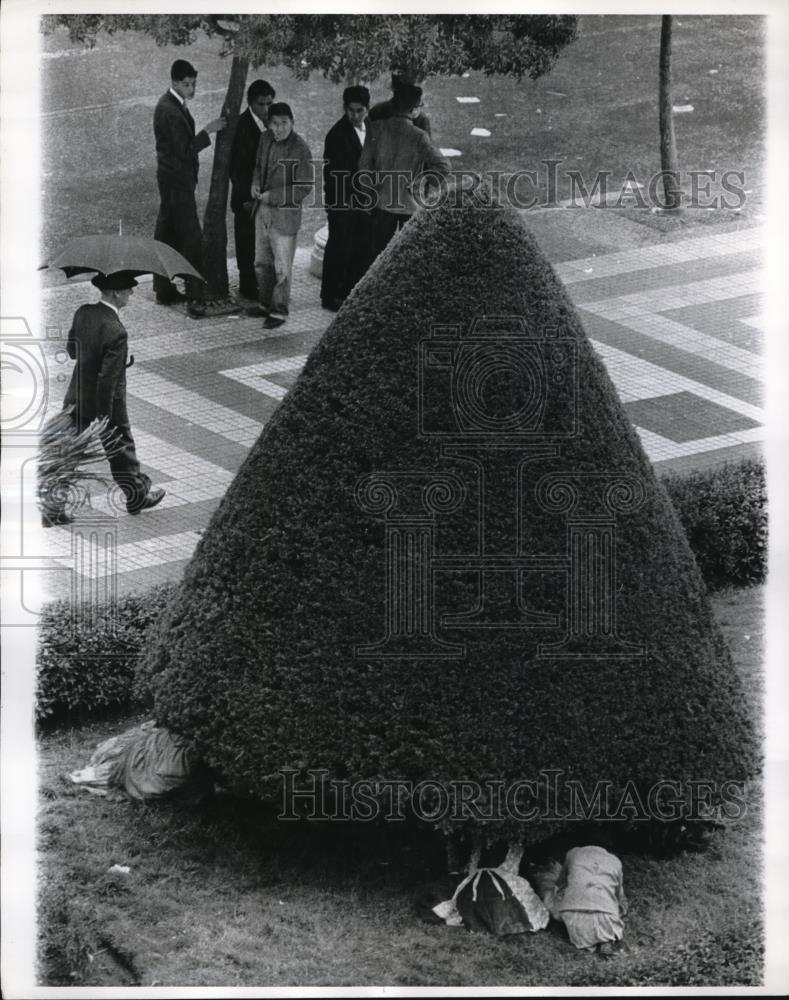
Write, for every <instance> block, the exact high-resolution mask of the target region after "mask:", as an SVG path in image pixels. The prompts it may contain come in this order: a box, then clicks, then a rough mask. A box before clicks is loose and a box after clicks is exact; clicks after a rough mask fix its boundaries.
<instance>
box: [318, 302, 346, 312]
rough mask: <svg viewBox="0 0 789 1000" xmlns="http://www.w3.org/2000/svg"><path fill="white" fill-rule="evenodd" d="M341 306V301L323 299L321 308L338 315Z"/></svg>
mask: <svg viewBox="0 0 789 1000" xmlns="http://www.w3.org/2000/svg"><path fill="white" fill-rule="evenodd" d="M341 305H342V301H341V300H340V299H321V307H322V308H323V309H328V310H329V312H333V313H336V312H337V311H338V310H339V308H340V306H341Z"/></svg>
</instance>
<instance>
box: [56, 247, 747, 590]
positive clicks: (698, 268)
mask: <svg viewBox="0 0 789 1000" xmlns="http://www.w3.org/2000/svg"><path fill="white" fill-rule="evenodd" d="M761 245H762V235H761V232H760V230H758V229H755V228H750V229H740V230H738V231H737V232H728V233H712V234H709V233H708V234H707V235H702V236H696V237H693V238H690V239H684V240H680V241H675V242H666V243H661V244H659V245H653V246H636V247H631V248H629V249H627V250H626V251H617V252H615V253H608V254H603V255H600V256H593V257H587V258H584V259H580V260H573V261H569V262H563V263H560V264H557V265H556V270H557V273H558V274H559V276H560V278H561V279H562V281H563V282H564V284H565V285H566V287H567V290H568V292H569V294H570V296H571V297H572V298H573V300H574V302H575V305H576V307H577V309H578V310H579V314H580V316H581V319H582V321H583V323H584V326H585V328H586V330H587V332H588V333H589V335H590V337H591V340H592V344H593V346H594V348H595V350H596V351H597V352H598V354H599V355H600V357H601V359H602V361H603V362H604V364H605V366H606V368H607V370H608V372H609V374H610V376H611V379H612V381H613V383H614V385H615V386H616V389H617V391H618V393H619V395H620V397H621V399H622V402H623V404H624V405H625V408H626V409H627V410H628V412H629V414H630V416H631V419H632V420H633V422H634V424H635V426H636V428H637V430H638V433H639V435H640V438H641V441H642V443H643V445H644V447H645V449H646V451H647V453H648V454H649V456H650V458H651V459H652V461H653V462H655V463H656V464H657V466H658V468H668V467H676V468H688V467H695V466H699V465H704V464H710V463H712V462H716V461H720V460H723V459H726V458H733V457H737V456H739V455H744V454H751V453H753V452H754V450H758V447H759V443H760V442H761V441H762V440H763V438H764V423H765V413H764V410H763V401H762V393H763V380H764V372H763V365H762V358H761V351H762V331H763V325H764V324H763V320H762V317H761V313H760V307H761V294H762V276H763V275H762V270H761V267H760V258H759V252H760V249H761ZM91 291H92V290H90V288H89V286H88V285H85V284H84V283H82V284H79V283H78V284H76V285H63V286H58V287H55V288H51V289H49V290H47V291H46V292H45V295H44V313H45V317H44V319H45V325H46V328H47V330H48V335H49V337H50V338H52V337H53V334H54V335H58V334H59V336H60V337H61V338H62V337H64V336H65V334H64V333H63V332H62V331H63V327H62V325H61V326H58V324H59V323H60V324H63V323H64V322H68V320H70V318H71V315H72V314H73V312H74V310H75V309H76V308H77V306H78V305H80V304H81V303H82V302H84V301H86V300H88V299H90V298H91V297H92V294H91ZM319 294H320V288H319V282H318V280H317V279H316V278H315V277H314V276H312V275H311V274H310V273H309V252H308V251H307V250H303V249H301V250H299V251H297V256H296V265H295V273H294V283H293V302H292V312H291V316H290V318H289V319H288V322H287V324H286V325H285V326H283V327H281V328H279V329H277V330H275V331H268V330H265V329H264V328H263V326H262V323H261V321H260V320H253V319H251V318H249V317H246V316H245V315H243V314H242V313H239V315H237V316H230V317H220V318H216V319H205V320H199V321H196V320H192V319H189V318H188V317H187V316H186V314H185V313H184V312H183V311H182V310H181V309H179V308H177V307H172V308H163V307H160V306H157V305H156V304H155V303H154V301H153V295H152V292H151V289H150V285H149V284H147V283H145V282H143V283H141V286H140V288H139V289H138V290H137V293H136V295H135V298H134V299H133V300H132V304H131V306H130V308H129V313H128V319H129V324H128V325H129V329H130V331H131V340H132V350H133V352H134V355H135V364H134V366H133V367H132V368H131V369H130V371H129V373H128V392H129V409H130V412H131V416H132V425H133V430H134V435H135V439H136V443H137V452H138V455H139V457H140V459H141V461H142V462H143V463H144V466H143V467H144V469H145V471H146V472H148V474H149V475H151V477H152V479H153V481H154V482H155V483H156V484H157V485H161V486H163V487H164V488H165V489H166V490H167V495H166V497H165V499H164V501H163V502H162V503H161V504H160V505H159V506H158V507H157V508H155V509H154V510H152V511H147V512H145V513H143V514H141V515H140V516H139V517H129V516H128V515H127V514H126V513H125V509H124V507H123V504H122V503H118V497H117V493H114V492H113V491H110V493H109V495H108V494H107V493H106V491H105V492H102V491H101V490H94V491H93V493H94V496H93V500H92V512H91V514H90V516H91V517H98V518H100V519H103V520H104V521H106V523H108V524H111V526H112V533H113V538H114V542H113V552H112V554H111V557H110V556H108V557H107V558H106V559H104V560H103V561H102V560H98V561H94V562H91V563H90V564H85V563H84V562H83V563H80V570H79V573H78V574H77V575H78V576H79V578H80V579H81V580H82V583H83V584H84V585H85V586H87V585H89V584H91V583H96V582H97V581H98V582H101V580H102V579H104V578H105V577H107V575H108V574H109V573H112V572H114V571H115V568H117V589H118V590H119V591H121V592H122V591H127V590H134V589H142V588H145V587H147V586H150V585H151V584H152V583H154V582H159V581H161V580H167V579H178V578H179V577H180V575H181V573H182V572H183V567H184V565H185V562H186V561H187V560H188V559H189V558H190V556H191V554H192V552H193V551H194V547H195V545H196V544H197V542H198V539H199V537H200V534H201V532H202V530H203V529H204V528H205V526H206V524H207V523H208V520H209V519H210V517H211V515H212V513H213V512H214V510H215V509H216V507H217V505H218V503H219V501H220V499H221V497H222V496H223V495H224V493H225V492H226V490H227V487H228V485H229V484H230V482H231V481H232V479H233V477H234V475H235V472H236V471H237V469H238V467H239V465H240V464H241V462H242V461H243V460H244V457H245V455H246V453H247V451H248V450H249V448H250V446H251V445H252V444H253V443H254V442H255V440H256V439H257V437H258V435H259V434H260V432H261V430H262V429H263V427H264V426H265V424H266V422H267V421H268V419H269V418H270V417H271V415H272V413H273V412H274V410H275V409H276V407H277V405H278V404H279V402H280V401H281V400H282V399H283V398H284V397H285V396H286V395H287V392H288V388H289V386H290V385H291V384H292V382H293V380H294V379H295V377H296V375H297V374H298V372H299V371H300V370H301V368H302V367H303V365H304V363H305V361H306V359H307V357H308V355H309V352H310V350H311V349H312V348H313V347H314V345H315V344H316V343H317V342H318V340H319V339H320V337H321V335H322V333H323V331H324V330H325V328H326V327H327V325H328V323H329V321H330V320H331V315H330V314H329V313H327V312H325V311H324V310H322V309H321V308H320V306H319ZM59 347H61V348H62V343H61V344H58V343H57V342H56V341H54V340H53V341H52V342H51V343H50V344H49V348H48V351H49V367H50V376H51V381H50V387H51V397H50V398H51V408H52V409H53V410H55V409H57V408H59V406H60V401H61V399H62V396H63V392H64V391H65V385H66V381H67V377H68V372H69V366H67V365H64V361H63V352H62V350H60V351H58V348H59ZM75 531H76V527H75V528H55V529H51V530H49V531H48V532H47V533H46V538H47V542H48V545H49V553H50V556H51V558H52V559H53V561H54V562H55V563H56V564H57V565H60V566H62V567H68V566H69V565H71V566H72V567H74V565H75V563H74V559H75V551H76V549H75V546H74V545H72V541H73V538H72V535H73V534H74V532H75ZM72 575H73V574H72ZM52 576H53V580H54V581H56V582H55V583H54V587H55V589H56V590H58V588H59V590H58V592H60V593H62V592H63V586H64V584H63V581H64V580H66V579H67V578H68V574H66V576H65V577H64V575H63V574H62V573H61V574H52ZM57 581H60V583H58V582H57ZM71 586H72V594H73V593H74V592H76V591H75V590H74V584H73V581H72V584H71Z"/></svg>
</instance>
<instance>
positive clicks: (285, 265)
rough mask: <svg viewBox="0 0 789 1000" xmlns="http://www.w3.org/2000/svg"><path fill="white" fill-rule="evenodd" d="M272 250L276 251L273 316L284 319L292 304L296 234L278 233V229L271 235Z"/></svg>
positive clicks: (272, 231) (272, 296)
mask: <svg viewBox="0 0 789 1000" xmlns="http://www.w3.org/2000/svg"><path fill="white" fill-rule="evenodd" d="M269 240H270V242H271V248H272V250H273V251H274V272H275V275H276V283H275V285H274V289H273V291H272V293H271V315H272V316H279V317H280V318H282V319H284V318H285V317H286V316H287V315H288V307H289V303H290V282H291V276H292V274H293V258H294V257H295V255H296V234H295V233H293V234H292V235H286V234H284V233H278V232H277V231H276V229H273V228H272V230H271V233H270V234H269Z"/></svg>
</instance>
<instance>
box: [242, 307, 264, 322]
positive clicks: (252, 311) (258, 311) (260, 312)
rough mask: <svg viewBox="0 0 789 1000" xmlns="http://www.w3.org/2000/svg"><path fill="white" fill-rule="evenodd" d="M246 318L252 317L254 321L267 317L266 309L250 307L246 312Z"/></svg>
mask: <svg viewBox="0 0 789 1000" xmlns="http://www.w3.org/2000/svg"><path fill="white" fill-rule="evenodd" d="M246 313H247V316H254V317H255V318H256V319H260V318H261V317H263V318H265V317H266V316H268V309H266V307H265V306H250V307H249V309H247V311H246Z"/></svg>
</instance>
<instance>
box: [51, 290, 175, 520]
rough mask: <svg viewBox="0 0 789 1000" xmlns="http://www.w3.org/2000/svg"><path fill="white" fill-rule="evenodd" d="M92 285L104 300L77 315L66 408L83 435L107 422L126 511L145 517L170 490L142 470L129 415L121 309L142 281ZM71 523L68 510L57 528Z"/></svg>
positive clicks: (107, 441) (69, 345) (105, 438)
mask: <svg viewBox="0 0 789 1000" xmlns="http://www.w3.org/2000/svg"><path fill="white" fill-rule="evenodd" d="M92 284H93V285H95V286H96V288H98V289H99V291H100V292H101V301H99V302H95V303H93V304H90V305H83V306H80V307H79V309H78V310H77V311H76V313H75V314H74V319H73V321H72V324H71V329H70V330H69V334H68V339H67V341H66V350H67V351H68V354H69V357H70V358H72V359H74V360H75V361H76V365H75V367H74V371H73V373H72V376H71V382H70V383H69V387H68V389H67V390H66V396H65V399H64V400H63V409H64V410H69V409H71V408H72V407H73V419H74V422H75V424H76V428H77V431H78V432H81V431H83V430H84V429H85V428H86V427H87V426H88V425H89V424H90V423H91V422H92V421H93V420H101V419H102V418H104V417H106V418H107V421H108V422H107V427H106V430H105V431H104V432H103V433H102V444H103V446H104V450H105V453H106V455H107V459H108V461H109V464H110V472H111V473H112V478H113V479H114V480H115V482H116V483H117V484H118V486H120V488H121V490H122V491H123V494H124V496H125V498H126V510H127V511H128V512H129V513H130V514H139V513H140V512H141V511H143V510H150V508H151V507H155V506H156V505H157V504H158V503H161V501H162V499H163V498H164V494H165V491H164V490H163V489H161V488H156V489H152V488H151V480H150V478H149V477H148V476H146V475H145V473H143V472H141V471H140V463H139V461H138V459H137V453H136V449H135V446H134V438H133V437H132V432H131V426H130V423H129V415H128V412H127V410H126V368H127V367H128V366H127V360H126V359H127V354H128V335H127V333H126V328H125V327H124V325H123V323H122V322H121V319H120V310H121V309H123V308H124V306H125V305H126V304H127V303H128V301H129V298H130V296H131V294H132V289H133V288H134V287H135V286H136V284H137V282H136V281H135V280H134V276H133V275H132V274H131V273H130V272H129V271H116V272H114V273H111V274H107V275H103V274H97V275H96V277H95V278H93V279H92ZM71 520H73V518H72V517H71V516H70V515H69V514H67V513H66V512H65V510H63V511H60V512H59V514H58V515H57V517H56V518H55V519H54V521H53V523H58V524H67V523H69V521H71Z"/></svg>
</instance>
